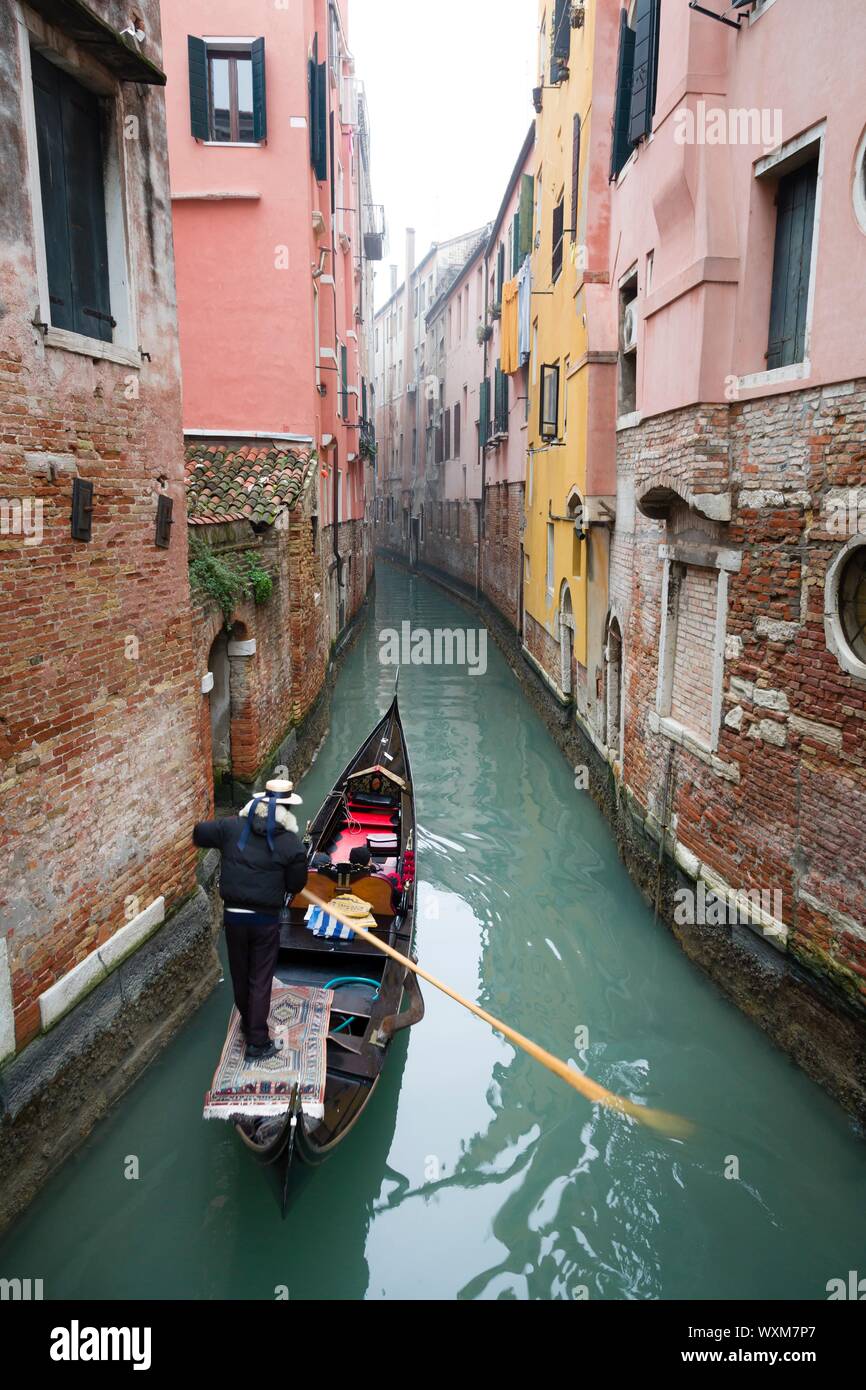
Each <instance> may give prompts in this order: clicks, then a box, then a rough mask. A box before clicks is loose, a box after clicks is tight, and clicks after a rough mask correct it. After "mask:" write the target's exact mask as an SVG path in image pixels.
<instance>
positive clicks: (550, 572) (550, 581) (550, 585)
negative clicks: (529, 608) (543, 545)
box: [546, 521, 554, 598]
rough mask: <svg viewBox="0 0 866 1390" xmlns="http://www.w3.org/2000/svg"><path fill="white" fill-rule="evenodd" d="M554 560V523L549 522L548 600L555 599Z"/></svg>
mask: <svg viewBox="0 0 866 1390" xmlns="http://www.w3.org/2000/svg"><path fill="white" fill-rule="evenodd" d="M553 560H554V543H553V522H552V521H548V523H547V578H546V587H547V597H548V598H552V597H553Z"/></svg>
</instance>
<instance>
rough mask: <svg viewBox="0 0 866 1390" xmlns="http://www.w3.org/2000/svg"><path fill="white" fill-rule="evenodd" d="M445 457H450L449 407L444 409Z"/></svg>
mask: <svg viewBox="0 0 866 1390" xmlns="http://www.w3.org/2000/svg"><path fill="white" fill-rule="evenodd" d="M444 452H445V458H446V459H450V457H451V407H450V406H449V408H448V409H447V410H446V411H445V451H444Z"/></svg>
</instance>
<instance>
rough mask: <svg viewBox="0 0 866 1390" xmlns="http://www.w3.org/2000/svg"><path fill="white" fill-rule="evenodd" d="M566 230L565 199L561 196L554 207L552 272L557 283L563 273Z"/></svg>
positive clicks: (554, 281)
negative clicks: (563, 243) (563, 244)
mask: <svg viewBox="0 0 866 1390" xmlns="http://www.w3.org/2000/svg"><path fill="white" fill-rule="evenodd" d="M564 230H565V199H564V198H560V200H559V202H558V203H557V205H556V207H555V208H554V209H553V257H552V265H551V274H552V276H553V283H554V284H556V282H557V280H558V279H559V277H560V275H561V274H562V242H563V235H564Z"/></svg>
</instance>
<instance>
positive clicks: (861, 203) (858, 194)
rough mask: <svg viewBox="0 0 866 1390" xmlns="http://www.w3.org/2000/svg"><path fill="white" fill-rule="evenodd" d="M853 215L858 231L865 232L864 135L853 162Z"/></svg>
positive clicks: (865, 156)
mask: <svg viewBox="0 0 866 1390" xmlns="http://www.w3.org/2000/svg"><path fill="white" fill-rule="evenodd" d="M854 213H855V216H856V218H857V221H858V223H859V224H860V230H861V231H862V232H866V133H864V134H863V136H862V137H861V139H860V144H859V146H858V148H857V156H856V158H855V160H854Z"/></svg>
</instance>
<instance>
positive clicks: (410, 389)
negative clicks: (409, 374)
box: [406, 381, 418, 396]
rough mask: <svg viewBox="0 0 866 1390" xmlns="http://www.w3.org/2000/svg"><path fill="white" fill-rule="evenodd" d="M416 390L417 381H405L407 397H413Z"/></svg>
mask: <svg viewBox="0 0 866 1390" xmlns="http://www.w3.org/2000/svg"><path fill="white" fill-rule="evenodd" d="M417 389H418V383H417V381H407V382H406V390H407V391H408V392H409V395H410V396H414V395H415V392H416V391H417Z"/></svg>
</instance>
